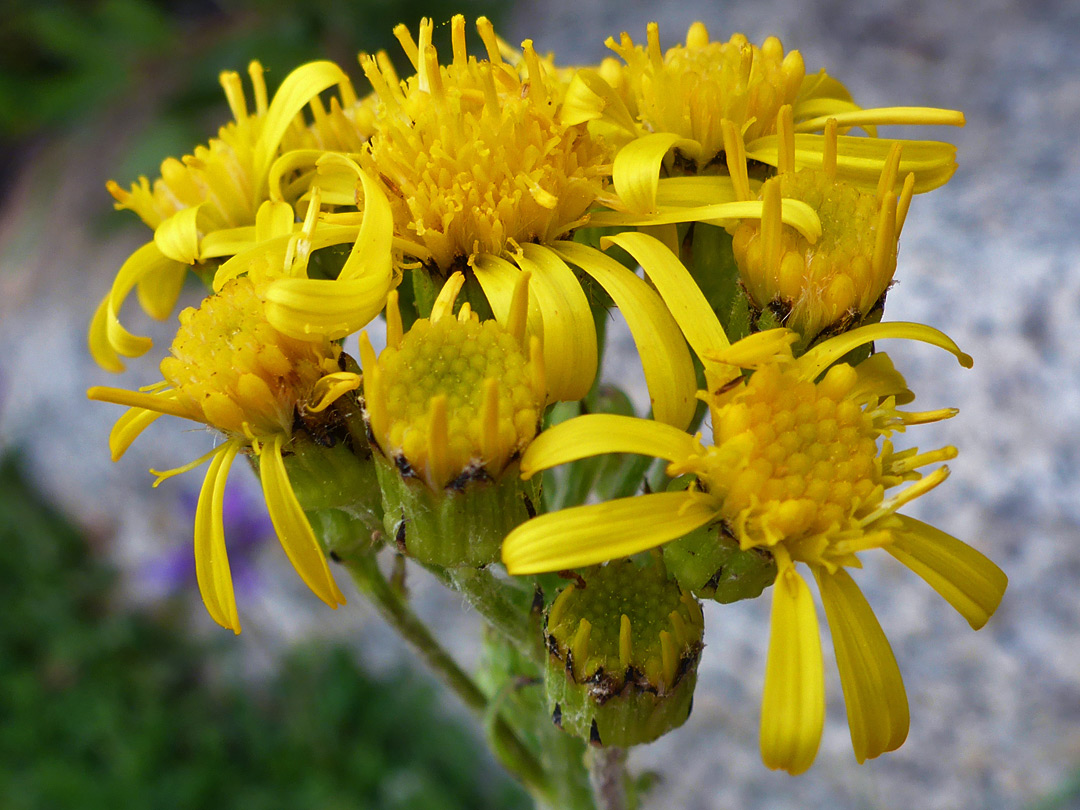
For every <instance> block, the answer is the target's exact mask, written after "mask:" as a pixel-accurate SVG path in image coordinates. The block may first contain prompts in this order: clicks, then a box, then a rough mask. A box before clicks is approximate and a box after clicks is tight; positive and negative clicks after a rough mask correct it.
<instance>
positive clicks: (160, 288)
mask: <svg viewBox="0 0 1080 810" xmlns="http://www.w3.org/2000/svg"><path fill="white" fill-rule="evenodd" d="M249 73H250V76H251V81H252V85H253V88H254V100H255V109H254V111H250V110H249V109H248V105H247V100H246V98H245V95H244V92H243V88H242V86H241V83H240V77H239V76H238V75H237V74H236V73H233V72H231V71H228V72H225V73H222V75H221V84H222V86H223V87H224V89H225V95H226V97H227V99H228V101H229V106H230V108H231V109H232V112H233V117H234V120H233V121H232V122H230V123H229V124H226V125H225V126H223V127H222V128H221V129H220V130H219V132H218V137H217V138H213V139H211V140H210V142H209V143H208V144H207V145H206V146H199V147H196V149H195V152H194V154H193V155H187V156H185V157H184V159H183V160H177V159H176V158H169V159H167V160H166V161H165V162H164V163H162V164H161V177H160V178H158V179H157V180H155V181H154V183H153V185H151V183H150V181H149V180H148V179H147V178H145V177H141V178H139V181H138V182H137V183H134V184H132V186H131V189H130V191H125V190H123V189H122V188H120V186H119V185H117V184H116V183H114V182H110V183H109V185H108V188H109V191H110V192H111V193H112V195H113V196H114V197H115V198H116V200H117V203H116V207H117V208H120V209H124V208H126V209H129V210H132V211H134V212H135V213H136V214H138V215H139V217H140V218H141V219H142V220H143V221H144V222H145V223H146V224H147V225H149V226H150V227H151V228H152V229H153V230H154V239H153V241H151V242H149V243H147V244H146V245H144V246H142V247H141V248H139V249H138V250H136V251H135V253H133V254H132V255H131V257H130V258H129V259H128V260H127V261H126V262H125V263H124V265H123V266H122V267H121V268H120V270H119V272H118V273H117V276H116V279H115V280H114V282H113V285H112V289H111V290H110V291H109V294H108V295H106V296H105V298H104V299H103V300H102V302H101V304H100V306H99V307H98V309H97V312H96V313H95V315H94V319H93V322H92V323H91V326H90V335H89V344H90V351H91V353H92V354H93V356H94V358H95V360H97V362H98V363H99V364H100V365H101V366H102V367H103V368H106V369H108V370H110V371H122V370H123V368H124V365H123V363H122V361H121V360H120V357H121V356H123V357H138V356H140V355H142V354H144V353H145V352H146V351H147V350H148V349H149V348H150V346H151V345H152V344H151V341H150V339H149V338H146V337H140V336H136V335H133V334H131V333H130V332H128V331H127V330H126V329H124V327H123V326H122V325H121V324H120V322H119V320H118V315H119V312H120V308H121V306H122V305H123V302H124V300H125V299H126V297H127V296H128V294H129V293H130V292H131V290H132V289H135V288H137V292H138V298H139V303H140V304H141V305H142V307H143V309H145V310H146V312H147V313H148V314H150V315H151V316H153V317H155V318H157V319H159V320H164V319H165V318H167V317H168V316H169V314H170V313H171V312H172V309H173V307H174V306H175V304H176V299H177V296H178V295H179V293H180V287H181V286H182V284H183V281H184V278H185V277H186V272H187V270H188V269H189V268H190V267H192V266H193V265H198V264H200V263H203V262H207V261H212V260H216V259H220V258H222V257H225V256H229V255H232V254H233V253H235V252H237V251H238V250H239V249H241V248H242V247H245V246H248V245H250V243H251V242H252V240H253V239H255V238H256V236H257V234H256V230H257V228H256V225H257V222H256V219H257V214H258V212H259V211H260V210H262V209H263V206H264V203H265V202H266V201H268V200H269V199H270V189H269V186H268V179H269V177H270V172H271V167H272V164H273V163H274V162H275V160H276V159H277V157H278V153H279V151H282V150H285V151H292V150H298V149H300V148H301V147H304V148H307V149H308V150H309V151H310V150H311V149H320V150H321V149H327V148H341V147H345V146H347V147H348V148H350V149H352V148H358V147H359V145H360V143H361V141H362V138H363V133H362V132H360V131H358V130H357V129H356V128H355V125H353V124H351V123H349V122H350V120H351V119H349V118H348V117H347V116H346V114H345V112H344V108H343V106H342V104H340V103H338V102H337V100H336V99H335V100H334V101H333V102H332V104H331V112H330V113H329V114H328V113H327V112H326V111H325V108H324V107H323V106H322V104H321V102H320V101H319V100H318V96H319V93H321V92H322V91H323V90H326V89H328V88H330V87H333V86H334V85H338V86H339V87H340V89H341V95H342V98H343V99H344V104H345V107H347V108H349V109H353V108H358V107H359V106H360V105H359V103H358V102H357V101H356V98H355V93H354V92H353V90H352V87H351V85H350V84H349V79H348V77H347V76H346V75H345V74H344V73H343V72H342V71H341V69H340V68H339V67H337V65H335V64H333V63H332V62H311V63H309V64H307V65H303V66H301V67H299V68H297V69H296V70H294V71H293V72H292V73H290V74H289V75H288V76H287V77H286V78H285V80H284V81H283V82H282V84H281V87H280V88H279V89H278V91H277V93H276V94H275V95H274V98H273V100H272V101H268V98H267V92H266V83H265V81H264V80H263V69H262V67H261V66H260V65H259V63H258V62H252V63H251V65H250V67H249ZM308 105H311V108H312V110H313V115H314V118H315V121H314V123H313V124H312V125H311V126H310V127H309V126H307V125H306V124H305V122H304V119H303V116H302V111H303V109H304V107H305V106H308ZM298 193H299V192H298ZM270 208H271V210H272V211H273V216H270V215H268V216H267V220H268V223H267V225H268V224H269V221H273V222H274V223H275V225H276V226H277V230H276V231H275V233H276V232H280V229H281V228H282V227H284V228H286V229H289V230H291V228H292V223H293V220H294V219H295V216H294V214H293V210H292V207H291V206H290V205H289V204H287V203H285V202H279V204H278V205H277V206H271V207H270ZM263 230H265V226H264V229H263ZM259 235H262V234H259Z"/></svg>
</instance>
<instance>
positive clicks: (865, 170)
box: [746, 133, 956, 194]
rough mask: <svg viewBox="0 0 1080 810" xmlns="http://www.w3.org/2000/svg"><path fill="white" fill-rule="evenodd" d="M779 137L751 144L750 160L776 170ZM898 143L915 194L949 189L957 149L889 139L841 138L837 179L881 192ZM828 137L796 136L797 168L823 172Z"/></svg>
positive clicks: (902, 166)
mask: <svg viewBox="0 0 1080 810" xmlns="http://www.w3.org/2000/svg"><path fill="white" fill-rule="evenodd" d="M778 143H779V142H778V141H777V138H776V136H775V135H766V136H764V137H761V138H758V139H757V140H754V141H752V142H750V143H749V144H747V146H746V156H747V157H748V158H750V159H751V160H760V161H761V162H762V163H767V164H769V165H770V166H775V165H776V164H777V162H778V160H779V146H778ZM894 143H900V144H902V145H903V148H904V151H903V155H902V157H901V159H900V168H899V171H898V176H899V177H906V176H907V174H908V172H911V173H913V174H914V175H915V189H914V190H915V193H916V194H921V193H923V192H926V191H930V190H932V189H935V188H937V187H939V186H943V185H945V183H946V182H947V181H948V179H949V178H950V177H952V175H953V172H955V171H956V147H955V146H953V145H952V144H951V143H943V142H941V141H907V140H899V141H897V140H893V139H887V138H860V137H856V136H853V135H841V136H839V137H838V138H837V149H836V153H837V157H836V176H837V178H838V179H840V180H846V181H849V182H852V183H855V184H856V185H859V186H860V187H862V188H865V189H866V190H868V191H874V190H876V189H877V184H878V180H879V179H880V178H881V170H882V167H884V165H885V163H886V161H887V159H888V156H889V152H890V150H891V149H892V146H893V144H894ZM825 148H826V145H825V137H824V136H822V135H810V134H806V133H800V134H798V135H796V136H795V167H796V168H798V169H802V168H806V167H811V168H816V169H819V168H821V167H822V165H823V162H824V153H825Z"/></svg>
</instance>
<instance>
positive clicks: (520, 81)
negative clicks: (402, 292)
mask: <svg viewBox="0 0 1080 810" xmlns="http://www.w3.org/2000/svg"><path fill="white" fill-rule="evenodd" d="M452 25H453V36H454V55H453V61H452V62H451V63H450V64H446V65H440V64H439V63H438V60H437V57H436V55H435V49H434V47H433V46H432V45H431V22H430V21H425V23H424V25H422V26H421V30H420V43H419V46H417V45H415V44H413V42H412V39H411V37H409V36H408V32H407V31H402V30H399V31H398V32H397V33H398V35H399V38H401V39H402V41H403V44H405V45H406V50H407V51H408V52H409V53H410V56H411V57H413V58H414V61H415V62H416V63H417V67H418V72H417V74H416V75H415V76H413V77H411V78H409V79H408V80H406V81H405V82H403V83H400V84H399V82H398V80H397V77H396V76H395V75H394V74H393V71H392V68H390V67H389V63H386V62H380V61H378V60H376V59H374V58H371V57H364V58H362V60H361V62H362V65H363V67H364V72H365V73H366V75H367V76H368V78H369V79H370V81H371V83H372V85H373V86H374V88H375V91H376V93H377V94H378V96H379V98H380V99H381V101H382V105H383V109H382V110H381V111H380V115H379V117H378V119H377V131H376V133H375V135H374V136H373V137H372V139H371V142H370V144H369V146H368V148H367V149H366V150H365V152H364V153H363V155H362V158H361V165H362V166H363V168H364V169H366V170H367V171H369V172H370V173H371V175H372V176H373V177H377V178H379V179H380V180H381V182H382V183H383V184H384V187H385V189H386V192H387V196H388V197H389V198H390V201H391V205H392V207H393V209H394V222H395V232H396V235H397V236H399V237H400V238H402V239H405V240H407V241H411V242H413V243H415V244H418V245H419V246H420V247H421V248H423V250H422V251H419V253H420V254H422V255H423V254H424V253H425V252H426V253H427V254H430V256H431V264H432V265H433V269H438V270H439V271H441V274H442V275H444V276H446V275H449V273H450V271H451V270H452V269H460V267H461V266H463V264H464V260H467V259H468V258H469V257H471V256H474V255H476V254H483V253H490V254H496V255H498V254H500V253H501V252H502V251H503V249H504V248H505V247H507V246H508V245H510V244H511V243H518V244H521V243H526V242H550V241H552V240H554V239H557V238H559V237H561V236H563V235H564V234H566V233H567V232H568V231H569V230H570V229H572V228H573V227H574V226H575V225H578V224H580V222H581V219H582V216H583V215H584V213H585V210H586V209H587V208H588V207H589V206H590V205H591V204H592V203H593V202H595V201H596V199H597V198H598V197H599V196H600V195H601V193H602V191H603V188H604V182H605V176H606V174H607V173H608V171H609V170H610V155H609V153H608V151H607V149H606V148H605V147H604V145H603V144H602V143H600V142H598V141H596V140H594V139H593V138H591V137H590V136H589V134H588V132H587V129H586V127H585V126H583V125H579V126H566V125H564V124H561V123H560V122H559V120H558V115H557V113H558V102H559V98H560V95H561V92H562V91H561V87H560V84H559V82H558V80H557V77H555V76H553V75H550V72H551V71H550V68H545V66H544V64H543V63H542V61H541V60H540V59H539V57H538V56H537V54H536V52H535V50H534V49H533V46H532V43H531V41H526V42H525V43H524V68H525V70H524V73H525V77H524V78H523V77H522V76H521V74H520V72H519V69H518V67H517V66H515V65H512V64H510V63H508V62H505V61H503V59H502V57H501V56H500V54H499V47H498V41H497V39H496V38H495V34H494V31H493V30H492V28H491V23H490V22H488V21H487V20H486V19H483V18H481V19H480V20H478V21H477V28H478V29H479V30H480V33H481V36H482V38H483V39H484V42H485V44H486V45H487V46H488V59H487V60H479V61H478V60H477V59H476V57H474V56H468V55H467V54H466V52H465V31H464V26H465V21H464V18H462V17H460V16H459V17H455V18H454V21H453V24H452Z"/></svg>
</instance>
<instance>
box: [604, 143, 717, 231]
mask: <svg viewBox="0 0 1080 810" xmlns="http://www.w3.org/2000/svg"><path fill="white" fill-rule="evenodd" d="M675 147H678V148H680V149H682V150H684V151H685V152H687V154H689V155H690V156H691V157H693V156H695V155H697V153H698V152H700V151H701V145H700V144H698V142H697V141H693V140H690V139H688V138H682V137H680V136H678V135H675V134H673V133H670V132H657V133H654V134H652V135H645V136H644V137H642V138H637V139H636V140H633V141H630V143H628V144H627V145H626V146H624V147H623V148H622V149H620V150H619V153H618V154H617V155H616V156H615V163H614V165H613V166H612V170H611V179H612V182H613V183H614V185H615V191H616V193H617V194H618V195H619V198H620V199H621V200H622V202H623V204H624V205H625V206H626V208H627V210H629V211H633V212H635V213H639V214H645V213H650V212H653V211H655V210H656V187H657V184H658V183H659V181H660V167H661V165H662V164H663V162H664V155H666V154H667V153H668V152H669V151H670V150H671V149H673V148H675Z"/></svg>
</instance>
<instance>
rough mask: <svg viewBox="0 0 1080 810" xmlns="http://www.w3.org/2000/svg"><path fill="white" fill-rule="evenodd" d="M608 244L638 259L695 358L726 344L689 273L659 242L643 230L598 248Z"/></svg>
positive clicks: (605, 243) (606, 242)
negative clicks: (695, 355) (692, 350)
mask: <svg viewBox="0 0 1080 810" xmlns="http://www.w3.org/2000/svg"><path fill="white" fill-rule="evenodd" d="M609 244H615V245H618V246H619V247H621V248H622V249H623V250H625V251H627V252H628V253H629V254H630V255H631V256H633V257H634V258H635V259H637V260H638V263H639V264H640V265H641V267H642V269H643V270H644V271H645V273H646V275H648V277H649V280H650V281H652V283H653V285H654V286H655V287H656V289H657V291H658V292H659V293H660V297H661V298H663V299H664V303H665V304H667V308H668V310H669V311H670V312H671V314H672V315H673V316H674V317H675V321H676V322H677V323H678V324H679V327H680V328H681V329H682V332H683V334H684V335H686V340H687V342H688V343H689V344H690V345H691V346H692V347H693V349H694V351H695V352H696V353H697V355H698V357H701V358H703V359H704V356H705V354H706V353H707V352H709V351H713V350H716V349H723V348H726V347H727V346H728V345H729V344H728V339H727V335H726V334H724V328H723V327H722V326H721V325H720V321H719V320H717V318H716V315H714V314H713V311H712V308H711V307H710V306H709V302H708V301H706V300H705V296H704V295H703V294H702V293H701V290H700V289H699V288H698V285H697V283H696V282H695V281H694V279H693V278H692V277H691V275H690V272H689V271H688V270H687V269H686V268H685V267H684V266H683V263H682V262H680V261H679V259H678V257H677V256H675V254H673V253H672V252H671V251H670V250H668V249H667V248H666V247H664V245H663V244H662V243H661V242H659V241H658V240H656V239H654V238H652V237H651V236H648V235H646V234H643V233H620V234H618V235H617V236H608V237H605V238H604V239H602V240H601V241H600V246H601V247H607V246H608V245H609Z"/></svg>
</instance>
